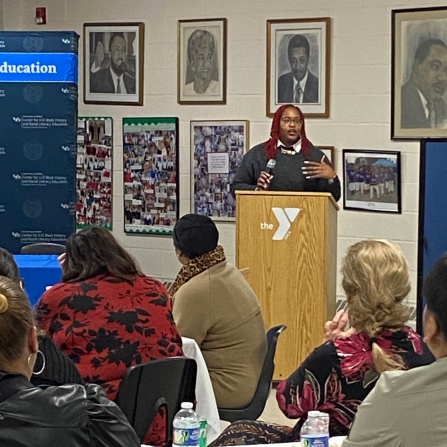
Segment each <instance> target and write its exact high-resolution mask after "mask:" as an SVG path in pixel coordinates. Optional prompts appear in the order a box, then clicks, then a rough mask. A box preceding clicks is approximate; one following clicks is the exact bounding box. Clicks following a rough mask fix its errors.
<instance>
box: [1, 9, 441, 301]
mask: <svg viewBox="0 0 447 447" xmlns="http://www.w3.org/2000/svg"><path fill="white" fill-rule="evenodd" d="M2 3H3V28H4V29H5V30H42V31H44V30H74V31H76V32H78V33H79V34H80V35H82V24H83V23H84V22H88V21H90V22H91V21H103V22H107V21H109V22H112V21H113V22H118V21H142V22H144V23H145V27H146V30H145V32H146V37H145V40H146V42H145V48H146V50H145V86H144V92H145V98H144V106H141V107H122V106H97V105H96V106H95V105H84V104H83V101H82V93H80V101H79V114H80V115H87V116H92V115H99V116H112V117H113V119H114V142H115V147H114V153H115V160H114V173H113V180H114V188H113V193H114V204H113V205H114V215H113V218H114V234H115V235H116V236H117V237H118V238H119V240H120V241H121V242H122V243H123V244H124V245H125V246H126V247H127V248H128V249H130V250H131V251H132V252H133V253H134V255H135V256H136V257H137V259H138V260H139V262H140V263H141V265H142V267H143V269H144V271H145V272H147V273H148V274H151V275H154V276H156V277H165V278H172V277H174V276H175V274H176V272H177V270H178V268H179V264H178V263H177V259H176V257H175V255H174V252H173V249H172V240H171V238H162V237H149V236H146V237H141V236H140V237H138V236H127V235H125V234H124V232H123V198H122V196H123V187H122V144H121V138H122V132H121V118H122V117H131V116H177V117H179V119H180V172H181V176H180V182H181V183H180V185H181V191H180V194H181V202H180V213H181V214H185V213H187V212H189V210H190V168H189V167H190V156H189V151H190V149H189V122H190V120H197V119H248V120H249V121H250V142H251V144H252V145H254V144H256V143H258V142H261V141H263V140H265V139H266V138H267V136H268V133H269V128H270V120H269V119H268V118H266V116H265V89H266V88H265V82H266V81H265V79H266V20H267V19H275V18H276V19H282V18H305V17H331V18H332V63H331V111H330V118H329V119H312V120H311V119H309V120H308V121H307V123H306V126H307V134H308V136H309V138H310V139H311V140H312V141H313V142H314V143H315V144H317V145H318V144H321V145H332V146H335V148H336V165H337V169H338V171H339V172H340V171H341V151H342V149H343V148H346V149H348V148H356V149H388V150H399V151H401V152H402V165H403V172H402V182H403V188H402V204H403V213H402V215H391V214H379V213H358V212H354V211H344V210H341V211H340V212H339V237H338V258H339V263H340V259H341V257H342V255H343V253H344V251H345V249H346V247H347V246H348V245H350V244H351V243H353V242H354V241H356V240H359V239H362V238H368V237H378V238H388V239H391V240H393V241H395V242H397V243H398V244H399V245H400V246H401V247H402V248H403V250H404V251H405V253H406V255H407V259H408V260H409V262H410V267H411V273H412V283H413V291H412V294H411V298H410V300H411V301H414V300H415V288H416V268H417V229H418V187H419V185H418V178H419V177H418V171H419V144H418V143H417V142H395V141H391V140H390V90H391V89H390V84H391V65H390V59H391V10H392V9H394V8H405V7H412V6H413V7H421V6H436V5H442V4H443V2H441V1H432V2H427V1H413V0H406V1H400V2H397V1H391V0H375V1H369V0H313V1H308V0H278V1H276V2H272V1H271V0H243V1H241V0H225V1H221V0H164V1H162V0H129V1H127V2H126V1H122V0H3V2H2ZM36 6H46V8H47V18H48V25H46V26H36V25H35V24H34V10H35V7H36ZM0 11H1V6H0ZM220 17H226V18H227V19H228V98H227V104H226V105H220V106H180V105H178V104H177V99H176V89H177V72H176V70H177V20H178V19H200V18H220ZM80 43H81V45H80V47H81V49H80V52H79V54H80V61H81V62H80V73H82V54H83V50H82V44H83V40H82V37H81V40H80ZM82 88H83V87H82V76H81V81H80V89H79V91H80V92H82ZM340 203H341V207H342V201H341V202H340ZM219 229H220V232H221V243H222V244H223V245H224V248H225V250H226V252H227V255H228V257H229V259H230V260H231V261H234V253H235V235H234V225H233V224H232V223H227V224H219ZM338 293H339V295H340V296H341V295H342V290H341V287H340V285H339V287H338Z"/></svg>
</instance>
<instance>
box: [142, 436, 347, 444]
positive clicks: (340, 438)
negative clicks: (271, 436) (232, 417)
mask: <svg viewBox="0 0 447 447" xmlns="http://www.w3.org/2000/svg"><path fill="white" fill-rule="evenodd" d="M345 438H346V436H333V437H332V438H329V447H341V445H342V444H343V440H344V439H345ZM141 446H142V447H151V446H148V445H146V444H141ZM251 447H255V446H251ZM256 447H301V442H284V443H282V444H256Z"/></svg>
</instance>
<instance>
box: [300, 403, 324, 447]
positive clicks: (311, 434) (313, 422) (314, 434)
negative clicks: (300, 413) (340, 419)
mask: <svg viewBox="0 0 447 447" xmlns="http://www.w3.org/2000/svg"><path fill="white" fill-rule="evenodd" d="M328 422H329V420H328V418H327V416H325V415H322V414H321V413H320V412H319V411H309V413H308V415H307V419H306V421H305V422H304V424H303V426H302V427H301V446H302V447H329V424H328Z"/></svg>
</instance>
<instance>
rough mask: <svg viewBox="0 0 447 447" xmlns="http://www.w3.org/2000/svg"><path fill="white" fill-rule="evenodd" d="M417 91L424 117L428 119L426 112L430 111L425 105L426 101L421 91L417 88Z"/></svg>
mask: <svg viewBox="0 0 447 447" xmlns="http://www.w3.org/2000/svg"><path fill="white" fill-rule="evenodd" d="M417 91H418V93H419V97H420V98H421V102H422V106H423V107H424V112H425V118H427V119H428V114H429V113H430V111H429V110H428V107H427V103H428V101H427V100H426V99H425V96H424V95H423V94H422V93H421V91H420V90H419V89H417Z"/></svg>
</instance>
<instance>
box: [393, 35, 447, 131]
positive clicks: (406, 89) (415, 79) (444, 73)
mask: <svg viewBox="0 0 447 447" xmlns="http://www.w3.org/2000/svg"><path fill="white" fill-rule="evenodd" d="M446 87H447V45H446V44H445V43H444V41H442V40H441V39H435V38H429V39H425V40H423V41H422V42H421V43H420V44H419V46H418V47H417V49H416V52H415V55H414V61H413V66H412V71H411V74H410V77H409V79H408V80H407V82H405V84H403V85H402V88H401V127H402V128H406V129H409V128H410V129H419V128H445V127H447V102H446V100H445V96H444V95H445V94H446Z"/></svg>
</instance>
